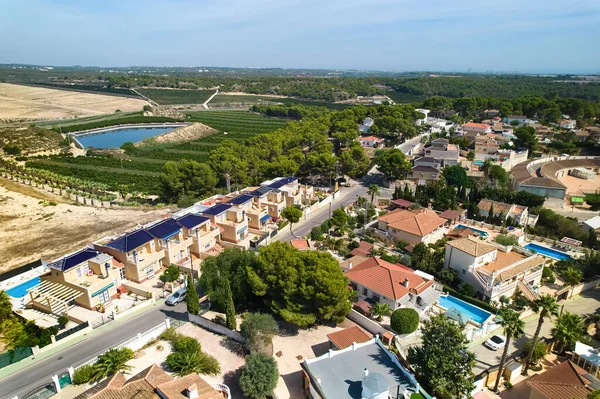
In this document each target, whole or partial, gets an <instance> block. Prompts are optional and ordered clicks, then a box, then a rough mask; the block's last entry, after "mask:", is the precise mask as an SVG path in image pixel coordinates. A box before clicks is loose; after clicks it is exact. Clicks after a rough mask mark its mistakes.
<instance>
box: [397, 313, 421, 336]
mask: <svg viewBox="0 0 600 399" xmlns="http://www.w3.org/2000/svg"><path fill="white" fill-rule="evenodd" d="M391 326H392V330H394V331H396V333H398V334H410V333H412V332H414V331H416V330H417V328H418V327H419V313H417V311H416V310H414V309H411V308H401V309H396V310H394V313H392V318H391Z"/></svg>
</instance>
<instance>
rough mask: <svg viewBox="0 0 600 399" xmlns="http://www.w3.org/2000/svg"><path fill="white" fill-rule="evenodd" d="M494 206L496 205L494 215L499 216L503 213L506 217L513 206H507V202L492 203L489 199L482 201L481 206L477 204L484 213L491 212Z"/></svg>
mask: <svg viewBox="0 0 600 399" xmlns="http://www.w3.org/2000/svg"><path fill="white" fill-rule="evenodd" d="M492 205H494V214H496V215H498V214H500V212H502V213H503V214H504V216H506V215H508V213H509V212H510V210H511V208H512V204H507V203H505V202H498V201H492V200H489V199H482V200H481V201H479V204H477V207H478V208H479V209H480V210H482V211H486V212H489V211H490V209H491V207H492Z"/></svg>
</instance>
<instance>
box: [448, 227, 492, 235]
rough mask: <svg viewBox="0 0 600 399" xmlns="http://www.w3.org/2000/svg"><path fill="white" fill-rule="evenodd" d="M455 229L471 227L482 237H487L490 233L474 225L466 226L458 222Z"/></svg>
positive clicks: (470, 228)
mask: <svg viewBox="0 0 600 399" xmlns="http://www.w3.org/2000/svg"><path fill="white" fill-rule="evenodd" d="M455 229H469V230H473V231H474V232H475V233H477V234H479V235H480V236H481V237H487V236H488V233H486V232H485V231H483V230H479V229H476V228H474V227H469V226H465V225H464V224H457V225H456V227H455Z"/></svg>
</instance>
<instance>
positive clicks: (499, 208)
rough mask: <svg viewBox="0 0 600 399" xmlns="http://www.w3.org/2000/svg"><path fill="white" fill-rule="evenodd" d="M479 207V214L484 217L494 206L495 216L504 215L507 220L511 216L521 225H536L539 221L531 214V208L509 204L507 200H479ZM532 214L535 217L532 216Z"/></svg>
mask: <svg viewBox="0 0 600 399" xmlns="http://www.w3.org/2000/svg"><path fill="white" fill-rule="evenodd" d="M477 207H478V208H479V214H480V215H481V216H483V217H488V216H489V214H490V210H491V209H492V207H493V211H494V216H499V215H502V216H503V219H504V220H507V219H508V218H509V217H510V218H512V219H513V220H515V221H516V222H517V224H519V225H521V226H526V225H530V226H535V223H536V222H537V217H535V216H533V215H530V214H529V209H528V208H527V207H526V206H523V205H517V204H507V203H505V202H499V201H492V200H489V199H482V200H481V201H479V204H477ZM530 216H533V217H532V218H530ZM530 219H531V220H530Z"/></svg>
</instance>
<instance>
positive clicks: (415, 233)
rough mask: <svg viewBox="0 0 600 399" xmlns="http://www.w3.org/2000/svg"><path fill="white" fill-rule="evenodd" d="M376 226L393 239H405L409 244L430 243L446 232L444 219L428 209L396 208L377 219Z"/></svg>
mask: <svg viewBox="0 0 600 399" xmlns="http://www.w3.org/2000/svg"><path fill="white" fill-rule="evenodd" d="M377 220H378V221H379V222H378V228H379V230H381V231H382V232H384V233H385V234H386V236H387V237H389V238H391V239H393V240H394V241H406V242H407V243H409V244H411V245H417V244H419V243H424V244H432V243H434V242H436V241H437V240H439V239H441V238H442V237H443V236H444V233H445V232H446V229H445V228H444V227H443V226H444V224H445V223H446V219H442V218H441V217H439V216H438V214H437V213H435V212H433V211H430V210H428V209H416V210H414V211H406V210H403V209H397V210H394V211H391V212H389V213H386V214H385V215H384V216H381V217H379V218H378V219H377Z"/></svg>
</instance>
